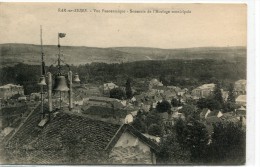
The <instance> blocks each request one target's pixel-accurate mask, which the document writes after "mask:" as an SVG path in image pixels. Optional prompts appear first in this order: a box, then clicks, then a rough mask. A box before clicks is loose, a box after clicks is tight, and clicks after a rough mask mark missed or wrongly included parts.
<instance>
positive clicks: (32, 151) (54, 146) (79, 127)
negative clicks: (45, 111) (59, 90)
mask: <svg viewBox="0 0 260 167" xmlns="http://www.w3.org/2000/svg"><path fill="white" fill-rule="evenodd" d="M39 111H40V108H37V109H36V110H34V112H33V113H32V114H31V115H30V117H29V118H28V119H27V121H26V122H25V123H24V124H23V126H22V127H21V128H20V129H19V131H17V132H16V134H15V135H14V136H13V137H12V138H11V139H10V140H9V142H8V143H7V144H6V148H5V152H6V158H7V159H9V161H10V162H8V163H14V164H102V163H107V158H108V156H107V155H108V153H109V151H110V150H111V148H113V147H114V145H115V144H116V142H117V140H118V139H119V138H120V136H121V135H122V133H124V132H125V131H128V132H129V133H131V134H132V135H134V136H136V137H138V138H139V139H140V140H141V141H143V142H144V143H146V144H147V145H148V146H149V147H150V148H152V149H153V150H159V149H158V148H159V147H158V146H157V145H156V144H155V143H154V142H153V141H151V140H149V139H148V138H146V137H145V136H143V135H142V134H141V133H140V132H139V131H138V130H136V129H135V128H133V127H132V126H131V125H127V124H125V125H123V126H120V125H116V124H111V123H108V122H103V121H98V120H93V119H90V118H87V117H84V116H82V115H77V114H73V113H69V112H67V111H65V112H56V113H53V114H52V115H51V120H50V121H49V123H47V124H46V125H45V126H44V127H39V126H38V124H39V123H40V121H41V116H40V114H39Z"/></svg>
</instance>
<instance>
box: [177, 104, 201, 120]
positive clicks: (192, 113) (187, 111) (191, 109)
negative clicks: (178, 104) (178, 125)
mask: <svg viewBox="0 0 260 167" xmlns="http://www.w3.org/2000/svg"><path fill="white" fill-rule="evenodd" d="M180 112H181V113H183V114H184V116H185V117H186V118H188V117H195V118H198V117H199V114H198V113H197V108H196V106H194V105H191V104H186V105H184V106H183V107H182V109H180Z"/></svg>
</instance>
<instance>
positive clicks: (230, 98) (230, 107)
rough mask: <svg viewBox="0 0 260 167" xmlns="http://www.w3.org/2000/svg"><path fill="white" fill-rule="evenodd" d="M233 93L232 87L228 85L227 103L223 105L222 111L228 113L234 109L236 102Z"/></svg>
mask: <svg viewBox="0 0 260 167" xmlns="http://www.w3.org/2000/svg"><path fill="white" fill-rule="evenodd" d="M235 100H236V99H235V92H234V85H233V84H230V85H229V89H228V98H227V102H226V103H225V105H224V111H225V112H230V111H234V110H235V109H236V101H235Z"/></svg>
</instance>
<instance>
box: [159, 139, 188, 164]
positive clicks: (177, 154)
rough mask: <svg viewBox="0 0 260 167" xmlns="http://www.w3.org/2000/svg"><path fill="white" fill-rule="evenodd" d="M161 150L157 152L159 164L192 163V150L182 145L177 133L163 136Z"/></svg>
mask: <svg viewBox="0 0 260 167" xmlns="http://www.w3.org/2000/svg"><path fill="white" fill-rule="evenodd" d="M160 146H161V150H160V152H159V153H158V154H157V160H156V161H157V163H158V164H185V163H190V162H191V161H190V157H191V155H190V151H189V150H188V149H187V148H185V147H182V146H181V145H180V144H179V142H178V141H177V138H176V135H175V134H171V135H168V136H167V137H166V138H162V141H161V144H160Z"/></svg>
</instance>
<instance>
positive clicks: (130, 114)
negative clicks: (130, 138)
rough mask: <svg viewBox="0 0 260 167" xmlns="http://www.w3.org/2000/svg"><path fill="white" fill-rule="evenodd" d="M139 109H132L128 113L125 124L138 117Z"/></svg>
mask: <svg viewBox="0 0 260 167" xmlns="http://www.w3.org/2000/svg"><path fill="white" fill-rule="evenodd" d="M137 112H138V111H137V110H136V111H132V112H130V113H129V114H127V115H126V117H125V124H130V123H132V122H133V121H134V118H135V117H136V115H137Z"/></svg>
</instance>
